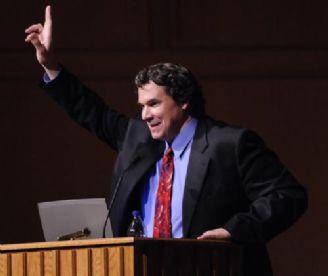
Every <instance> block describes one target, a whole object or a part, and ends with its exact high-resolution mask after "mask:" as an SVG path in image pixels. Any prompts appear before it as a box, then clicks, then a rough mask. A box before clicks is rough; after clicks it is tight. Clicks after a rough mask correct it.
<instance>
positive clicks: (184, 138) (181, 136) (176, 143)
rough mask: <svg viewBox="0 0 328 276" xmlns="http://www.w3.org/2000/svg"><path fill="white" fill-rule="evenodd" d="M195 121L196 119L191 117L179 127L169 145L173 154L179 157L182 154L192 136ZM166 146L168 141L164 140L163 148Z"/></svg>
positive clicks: (195, 124)
mask: <svg viewBox="0 0 328 276" xmlns="http://www.w3.org/2000/svg"><path fill="white" fill-rule="evenodd" d="M197 122H198V121H197V119H195V118H191V120H190V121H189V122H188V123H187V124H186V125H185V126H184V127H183V128H182V129H181V131H180V132H179V133H178V135H177V136H176V137H175V138H174V140H173V142H172V145H171V146H172V149H173V152H174V156H179V157H180V158H181V157H182V156H183V154H184V152H185V150H186V148H187V147H188V145H189V144H190V143H191V141H192V139H193V138H194V135H195V131H196V127H197ZM168 146H169V145H168V143H167V142H165V150H166V149H167V148H168Z"/></svg>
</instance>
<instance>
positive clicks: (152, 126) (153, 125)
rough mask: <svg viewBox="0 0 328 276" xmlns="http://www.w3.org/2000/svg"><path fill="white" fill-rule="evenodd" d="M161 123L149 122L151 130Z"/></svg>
mask: <svg viewBox="0 0 328 276" xmlns="http://www.w3.org/2000/svg"><path fill="white" fill-rule="evenodd" d="M160 124H161V122H157V123H149V124H148V127H149V129H150V130H153V129H156V128H157V127H158V126H159V125H160Z"/></svg>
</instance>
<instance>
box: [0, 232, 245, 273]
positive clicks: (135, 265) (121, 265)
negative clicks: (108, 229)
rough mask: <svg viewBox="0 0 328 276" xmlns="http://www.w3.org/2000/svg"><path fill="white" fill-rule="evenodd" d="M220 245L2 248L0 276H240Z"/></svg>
mask: <svg viewBox="0 0 328 276" xmlns="http://www.w3.org/2000/svg"><path fill="white" fill-rule="evenodd" d="M240 267H241V266H240V247H239V246H237V245H234V244H231V243H229V242H224V241H197V240H190V239H146V238H111V239H96V240H80V241H62V242H43V243H29V244H9V245H0V276H119V275H120V276H123V275H124V276H132V275H138V276H139V275H140V276H141V275H142V276H146V275H147V276H156V275H161V276H174V275H188V276H189V275H199V276H207V275H213V276H214V275H215V276H227V275H229V276H237V275H238V276H239V275H241V273H240Z"/></svg>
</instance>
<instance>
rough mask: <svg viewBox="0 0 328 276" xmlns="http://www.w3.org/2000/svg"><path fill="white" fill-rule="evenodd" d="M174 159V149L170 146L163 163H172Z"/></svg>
mask: <svg viewBox="0 0 328 276" xmlns="http://www.w3.org/2000/svg"><path fill="white" fill-rule="evenodd" d="M172 157H173V150H172V147H171V146H169V147H168V148H167V150H166V151H165V154H164V158H163V163H165V164H166V163H167V162H168V161H170V160H171V159H172Z"/></svg>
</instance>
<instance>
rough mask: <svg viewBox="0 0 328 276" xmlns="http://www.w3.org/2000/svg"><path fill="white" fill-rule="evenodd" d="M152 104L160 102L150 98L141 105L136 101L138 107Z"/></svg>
mask: <svg viewBox="0 0 328 276" xmlns="http://www.w3.org/2000/svg"><path fill="white" fill-rule="evenodd" d="M152 102H160V100H159V99H156V98H151V99H149V100H147V101H146V102H145V103H144V104H142V103H140V102H139V101H138V105H140V106H144V105H147V104H148V105H149V104H151V103H152Z"/></svg>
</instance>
